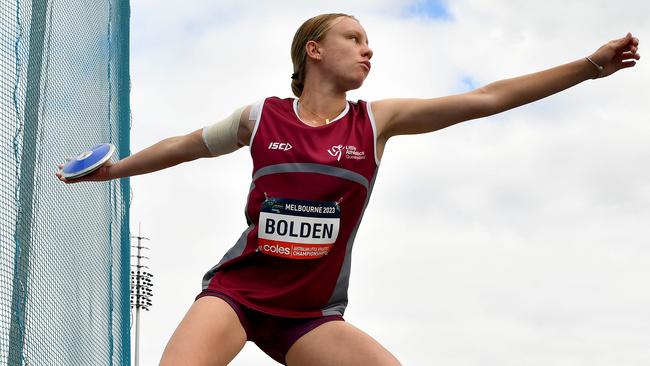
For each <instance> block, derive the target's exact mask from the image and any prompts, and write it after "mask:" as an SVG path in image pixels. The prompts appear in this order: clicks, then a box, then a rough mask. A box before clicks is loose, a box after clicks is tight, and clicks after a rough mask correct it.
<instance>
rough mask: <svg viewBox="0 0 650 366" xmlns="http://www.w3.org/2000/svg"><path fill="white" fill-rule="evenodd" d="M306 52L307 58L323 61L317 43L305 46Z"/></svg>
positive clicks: (313, 42)
mask: <svg viewBox="0 0 650 366" xmlns="http://www.w3.org/2000/svg"><path fill="white" fill-rule="evenodd" d="M305 52H307V58H313V59H316V60H320V59H321V49H320V46H319V45H318V43H317V42H316V41H313V40H312V41H308V42H307V44H306V45H305Z"/></svg>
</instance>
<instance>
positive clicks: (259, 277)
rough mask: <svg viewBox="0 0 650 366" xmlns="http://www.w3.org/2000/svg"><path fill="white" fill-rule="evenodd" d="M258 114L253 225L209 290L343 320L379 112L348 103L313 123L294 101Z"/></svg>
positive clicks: (274, 308)
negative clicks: (301, 114) (374, 113)
mask: <svg viewBox="0 0 650 366" xmlns="http://www.w3.org/2000/svg"><path fill="white" fill-rule="evenodd" d="M257 108H258V109H257V112H256V113H257V118H256V121H255V127H254V129H253V133H252V136H251V141H250V144H249V145H250V153H251V156H252V158H253V174H252V184H251V186H250V191H249V194H248V201H247V203H246V209H245V215H246V221H247V223H248V228H246V230H244V232H243V233H242V235H241V237H240V238H239V240H238V241H237V242H236V243H235V245H234V246H233V247H232V248H231V249H230V250H229V251H228V252H227V253H226V255H225V256H224V257H223V258H222V259H221V261H220V262H219V263H218V264H217V265H216V266H214V267H213V268H211V269H210V270H209V271H208V272H207V273H206V274H205V276H204V277H203V283H202V288H203V290H204V291H210V290H212V291H219V292H223V293H225V294H226V295H228V296H230V297H232V298H234V299H235V300H237V301H238V302H240V303H242V304H244V305H245V306H248V307H249V308H252V309H255V310H258V311H261V312H264V313H268V314H272V315H278V316H284V317H317V316H324V315H343V313H344V311H345V308H346V306H347V303H348V300H347V290H348V283H349V279H350V264H351V257H350V256H351V252H352V244H353V242H354V238H355V236H356V233H357V230H358V228H359V224H360V223H361V218H362V216H363V213H364V211H365V208H366V206H367V204H368V199H369V198H370V194H371V192H372V187H373V184H374V181H375V178H376V176H377V170H378V168H379V161H378V160H377V157H376V151H375V143H376V127H375V122H374V117H373V116H372V111H371V110H370V108H369V106H368V104H367V103H366V102H365V101H361V100H360V101H358V102H356V103H355V102H351V101H348V103H347V106H346V108H345V110H344V111H343V112H342V113H341V114H340V115H339V116H338V117H337V118H336V119H335V120H334V121H332V122H330V123H329V124H327V125H323V126H318V127H311V126H308V125H306V124H305V123H303V122H302V121H301V120H300V119H299V118H298V115H297V99H295V98H286V99H280V98H277V97H270V98H266V99H265V100H264V101H262V102H261V105H258V106H257Z"/></svg>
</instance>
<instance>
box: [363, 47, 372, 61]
mask: <svg viewBox="0 0 650 366" xmlns="http://www.w3.org/2000/svg"><path fill="white" fill-rule="evenodd" d="M372 55H373V52H372V49H371V48H370V47H369V46H367V45H366V47H365V49H364V50H363V57H367V58H368V60H370V59H371V58H372Z"/></svg>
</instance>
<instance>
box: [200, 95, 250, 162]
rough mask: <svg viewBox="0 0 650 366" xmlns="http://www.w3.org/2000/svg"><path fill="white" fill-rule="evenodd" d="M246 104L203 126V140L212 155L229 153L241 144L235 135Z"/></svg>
mask: <svg viewBox="0 0 650 366" xmlns="http://www.w3.org/2000/svg"><path fill="white" fill-rule="evenodd" d="M244 109H246V106H244V107H241V108H239V109H237V110H235V111H234V112H233V113H232V114H231V115H230V116H228V117H226V118H224V119H223V120H221V121H218V122H215V123H213V124H212V125H210V126H206V127H203V142H204V143H205V146H206V147H207V148H208V150H210V153H211V154H212V156H219V155H225V154H228V153H231V152H233V151H235V150H237V149H239V148H240V147H242V146H243V144H242V143H240V141H239V138H238V137H237V132H238V130H239V120H240V118H241V114H242V112H243V111H244Z"/></svg>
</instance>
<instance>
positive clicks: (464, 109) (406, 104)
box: [372, 33, 640, 140]
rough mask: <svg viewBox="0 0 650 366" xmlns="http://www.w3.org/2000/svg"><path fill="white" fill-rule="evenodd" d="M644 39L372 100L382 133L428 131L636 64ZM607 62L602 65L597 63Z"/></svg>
mask: <svg viewBox="0 0 650 366" xmlns="http://www.w3.org/2000/svg"><path fill="white" fill-rule="evenodd" d="M638 45H639V40H638V39H637V38H635V37H633V36H632V34H630V33H628V34H627V35H626V36H625V37H623V38H619V39H616V40H613V41H610V42H608V43H606V44H605V45H603V46H602V47H600V48H599V49H598V50H597V51H596V52H594V53H593V54H592V55H591V56H590V57H589V58H590V59H591V60H592V61H593V63H592V62H591V61H589V60H588V59H587V58H583V59H580V60H576V61H573V62H570V63H568V64H564V65H561V66H557V67H554V68H552V69H548V70H544V71H540V72H536V73H533V74H528V75H523V76H519V77H515V78H512V79H505V80H500V81H497V82H494V83H491V84H488V85H486V86H484V87H481V88H478V89H476V90H474V91H471V92H468V93H464V94H458V95H452V96H447V97H442V98H435V99H385V100H380V101H376V102H373V103H372V109H373V113H374V115H375V121H376V123H377V128H378V134H379V135H380V136H381V137H382V138H383V139H384V140H387V139H388V138H390V137H391V136H395V135H405V134H418V133H426V132H431V131H435V130H439V129H441V128H445V127H448V126H451V125H453V124H456V123H459V122H463V121H467V120H471V119H475V118H480V117H486V116H489V115H493V114H496V113H500V112H503V111H506V110H508V109H511V108H515V107H518V106H521V105H524V104H527V103H530V102H533V101H536V100H539V99H542V98H545V97H547V96H549V95H552V94H555V93H557V92H559V91H562V90H564V89H567V88H570V87H572V86H574V85H576V84H578V83H580V82H582V81H585V80H587V79H595V78H599V77H605V76H608V75H611V74H613V73H615V72H616V71H618V70H620V69H623V68H627V67H632V66H634V65H635V63H636V61H635V60H638V59H639V58H640V55H639V54H638V53H637V49H638ZM597 65H598V66H602V69H600V70H599V68H598V66H597Z"/></svg>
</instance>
